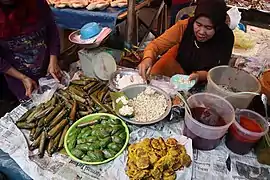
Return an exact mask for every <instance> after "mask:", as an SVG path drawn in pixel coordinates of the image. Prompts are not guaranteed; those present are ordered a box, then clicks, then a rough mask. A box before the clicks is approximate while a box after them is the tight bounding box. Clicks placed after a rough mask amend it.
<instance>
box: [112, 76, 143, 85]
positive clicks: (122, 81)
mask: <svg viewBox="0 0 270 180" xmlns="http://www.w3.org/2000/svg"><path fill="white" fill-rule="evenodd" d="M143 83H144V81H143V78H142V77H141V76H140V75H123V76H122V77H121V76H120V74H117V75H116V84H117V88H118V89H123V88H125V87H127V86H130V85H133V84H143Z"/></svg>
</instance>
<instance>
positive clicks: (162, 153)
mask: <svg viewBox="0 0 270 180" xmlns="http://www.w3.org/2000/svg"><path fill="white" fill-rule="evenodd" d="M191 161H192V160H191V157H190V156H189V155H188V154H187V150H186V148H185V146H184V145H182V144H181V143H179V142H178V141H177V140H176V139H175V138H168V139H166V140H165V139H163V138H162V137H158V138H145V139H143V140H142V141H140V142H138V143H134V144H131V145H130V146H129V147H128V160H127V170H126V174H127V175H128V177H129V178H130V179H163V180H174V179H176V177H177V174H176V172H177V171H183V170H185V168H186V167H189V166H190V165H191Z"/></svg>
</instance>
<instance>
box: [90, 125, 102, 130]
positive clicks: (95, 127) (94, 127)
mask: <svg viewBox="0 0 270 180" xmlns="http://www.w3.org/2000/svg"><path fill="white" fill-rule="evenodd" d="M92 128H93V129H100V128H104V125H102V124H96V125H94V126H93V127H92Z"/></svg>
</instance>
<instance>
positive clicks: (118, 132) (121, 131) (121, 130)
mask: <svg viewBox="0 0 270 180" xmlns="http://www.w3.org/2000/svg"><path fill="white" fill-rule="evenodd" d="M122 133H126V131H125V130H124V129H120V130H119V131H117V133H115V134H114V136H119V135H120V134H122Z"/></svg>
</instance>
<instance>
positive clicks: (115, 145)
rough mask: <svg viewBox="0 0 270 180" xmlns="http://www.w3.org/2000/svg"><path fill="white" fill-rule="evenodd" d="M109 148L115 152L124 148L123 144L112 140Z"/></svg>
mask: <svg viewBox="0 0 270 180" xmlns="http://www.w3.org/2000/svg"><path fill="white" fill-rule="evenodd" d="M108 148H109V149H111V150H113V151H115V152H119V151H120V150H121V149H122V146H121V145H120V144H117V143H114V142H112V143H110V144H108Z"/></svg>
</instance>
